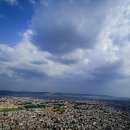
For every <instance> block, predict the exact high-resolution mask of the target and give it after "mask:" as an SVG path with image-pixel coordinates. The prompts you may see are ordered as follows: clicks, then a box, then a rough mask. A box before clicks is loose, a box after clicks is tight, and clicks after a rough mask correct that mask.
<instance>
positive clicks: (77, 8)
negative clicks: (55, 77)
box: [32, 0, 111, 54]
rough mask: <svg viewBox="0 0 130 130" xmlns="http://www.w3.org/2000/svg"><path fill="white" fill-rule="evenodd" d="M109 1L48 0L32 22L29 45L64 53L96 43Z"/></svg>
mask: <svg viewBox="0 0 130 130" xmlns="http://www.w3.org/2000/svg"><path fill="white" fill-rule="evenodd" d="M110 5H111V3H109V2H108V1H102V0H101V1H98V2H96V1H93V0H92V1H84V0H81V1H80V2H79V1H78V0H75V1H71V0H68V1H59V0H58V1H48V6H47V7H44V6H42V7H40V9H39V10H38V11H37V12H36V14H35V15H34V17H33V20H32V30H33V32H34V33H35V34H34V35H33V36H32V43H33V44H34V45H36V46H37V47H39V48H40V49H41V50H43V51H49V52H50V53H54V54H64V53H68V52H71V51H73V50H76V49H77V48H81V49H82V48H93V47H94V45H95V44H96V43H97V42H96V41H97V38H98V34H99V33H100V29H101V28H102V25H103V22H104V19H105V17H106V16H105V14H106V11H108V10H109V8H110Z"/></svg>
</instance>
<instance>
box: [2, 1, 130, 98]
mask: <svg viewBox="0 0 130 130" xmlns="http://www.w3.org/2000/svg"><path fill="white" fill-rule="evenodd" d="M0 90H15V91H40V92H42V91H43V92H64V93H84V94H100V95H110V96H116V97H130V1H129V0H0Z"/></svg>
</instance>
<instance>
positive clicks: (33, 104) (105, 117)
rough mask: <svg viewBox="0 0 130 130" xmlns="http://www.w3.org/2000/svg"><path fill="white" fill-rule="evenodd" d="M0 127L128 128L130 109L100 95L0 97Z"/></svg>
mask: <svg viewBox="0 0 130 130" xmlns="http://www.w3.org/2000/svg"><path fill="white" fill-rule="evenodd" d="M0 129H1V130H129V129H130V113H129V112H128V111H123V110H121V109H115V108H114V107H112V106H110V105H109V104H108V103H107V102H105V101H101V100H97V99H86V100H81V99H79V100H77V99H76V100H69V99H68V100H51V99H38V98H32V97H10V96H8V97H0Z"/></svg>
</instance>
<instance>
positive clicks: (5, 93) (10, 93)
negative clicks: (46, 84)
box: [0, 90, 112, 99]
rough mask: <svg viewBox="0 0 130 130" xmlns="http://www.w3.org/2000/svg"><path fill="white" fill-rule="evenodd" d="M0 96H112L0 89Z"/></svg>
mask: <svg viewBox="0 0 130 130" xmlns="http://www.w3.org/2000/svg"><path fill="white" fill-rule="evenodd" d="M0 96H16V97H34V98H51V99H52V98H54V99H55V98H59V99H60V98H61V99H63V98H112V97H110V96H106V95H95V94H75V93H50V92H28V91H9V90H0Z"/></svg>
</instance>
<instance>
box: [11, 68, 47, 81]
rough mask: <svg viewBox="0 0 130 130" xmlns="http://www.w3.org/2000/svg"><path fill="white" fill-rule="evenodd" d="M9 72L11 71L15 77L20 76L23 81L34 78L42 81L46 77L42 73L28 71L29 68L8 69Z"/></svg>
mask: <svg viewBox="0 0 130 130" xmlns="http://www.w3.org/2000/svg"><path fill="white" fill-rule="evenodd" d="M9 69H10V70H11V71H13V72H14V73H16V75H17V76H20V77H22V78H24V79H34V78H38V79H42V78H44V77H46V76H45V75H44V74H43V73H41V72H38V71H36V70H35V69H34V70H33V69H29V68H27V69H26V68H15V67H14V68H13V67H12V68H11V67H10V68H9Z"/></svg>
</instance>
